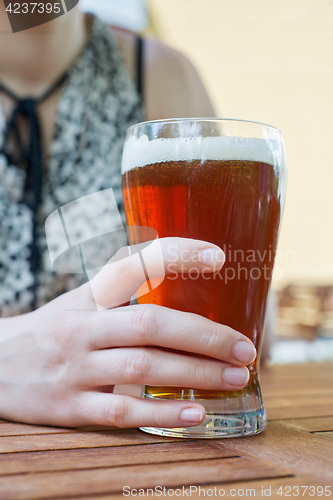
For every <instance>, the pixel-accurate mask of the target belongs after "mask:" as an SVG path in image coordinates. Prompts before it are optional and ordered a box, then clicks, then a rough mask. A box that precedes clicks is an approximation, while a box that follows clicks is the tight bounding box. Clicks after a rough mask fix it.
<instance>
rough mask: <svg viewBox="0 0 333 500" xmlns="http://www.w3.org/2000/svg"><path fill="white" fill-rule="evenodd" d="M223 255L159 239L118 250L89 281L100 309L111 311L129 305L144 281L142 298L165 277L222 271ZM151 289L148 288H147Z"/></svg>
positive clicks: (195, 243)
mask: <svg viewBox="0 0 333 500" xmlns="http://www.w3.org/2000/svg"><path fill="white" fill-rule="evenodd" d="M223 263H224V253H223V251H222V250H221V249H220V248H219V247H218V246H216V245H213V244H212V243H207V242H204V241H199V240H192V239H187V238H162V239H156V240H154V241H153V242H146V243H142V244H140V245H133V246H131V247H126V248H123V249H121V250H120V251H119V252H118V253H117V254H116V255H115V256H114V258H112V259H111V260H110V261H109V262H108V264H107V265H106V266H104V267H103V269H102V270H101V271H100V272H99V274H97V276H95V277H94V278H93V279H92V280H91V281H90V287H91V291H92V293H93V297H94V300H95V302H96V304H97V306H98V308H99V309H111V308H112V307H117V306H120V305H122V304H125V303H126V302H128V301H129V300H130V299H131V297H132V296H133V294H134V293H135V292H136V291H137V290H138V288H139V287H140V286H141V285H142V284H143V283H145V282H146V280H147V279H148V280H154V278H159V279H158V280H157V281H156V280H154V281H153V282H150V283H149V284H146V285H145V288H144V289H142V290H141V295H142V294H144V293H147V292H148V291H149V289H151V288H155V287H156V286H158V284H160V283H161V282H162V281H163V278H164V276H165V275H166V274H168V273H171V272H172V273H175V272H177V271H179V272H180V271H182V272H186V271H187V270H190V269H197V270H199V271H200V272H214V271H217V270H218V269H220V268H221V267H222V265H223ZM149 287H150V288H149Z"/></svg>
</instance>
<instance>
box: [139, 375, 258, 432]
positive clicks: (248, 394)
mask: <svg viewBox="0 0 333 500" xmlns="http://www.w3.org/2000/svg"><path fill="white" fill-rule="evenodd" d="M152 392H155V395H152V394H151V393H152ZM158 393H159V394H158ZM161 393H162V391H158V390H157V389H156V388H152V387H147V386H146V387H145V388H144V390H143V397H144V398H145V399H154V400H157V399H158V400H161V399H164V400H165V399H168V400H169V401H170V399H171V398H170V397H165V396H166V393H164V394H163V395H164V397H158V395H159V396H161V395H162V394H161ZM169 394H170V396H172V395H173V396H174V397H173V399H182V400H184V399H188V400H191V401H195V400H197V401H198V402H200V404H202V405H203V406H204V407H205V409H206V418H205V420H204V422H203V423H202V424H200V425H197V426H194V427H179V428H174V429H169V428H158V427H140V429H141V430H142V431H144V432H148V433H149V434H155V435H157V436H165V437H183V438H192V439H211V438H231V437H242V436H252V435H254V434H259V432H262V431H263V430H264V429H265V427H266V423H267V419H266V411H265V408H264V404H263V401H262V395H261V390H260V383H259V377H258V375H257V374H255V375H254V377H253V380H252V382H251V384H249V385H248V386H247V387H246V388H244V389H243V390H242V391H239V392H238V393H224V394H223V397H221V396H220V397H216V398H214V399H213V398H212V399H204V398H203V397H200V396H198V394H197V393H196V392H194V390H192V389H189V390H186V391H184V393H183V394H182V397H179V394H180V392H179V391H174V393H169ZM191 394H192V395H191ZM175 395H178V397H175ZM156 396H157V397H156Z"/></svg>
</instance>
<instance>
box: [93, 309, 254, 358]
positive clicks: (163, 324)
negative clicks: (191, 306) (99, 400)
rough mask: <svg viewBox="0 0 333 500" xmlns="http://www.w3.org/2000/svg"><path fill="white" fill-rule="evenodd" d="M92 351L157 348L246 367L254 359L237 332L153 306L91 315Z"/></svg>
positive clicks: (197, 316)
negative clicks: (112, 348)
mask: <svg viewBox="0 0 333 500" xmlns="http://www.w3.org/2000/svg"><path fill="white" fill-rule="evenodd" d="M90 321H91V322H92V324H91V333H90V345H91V348H92V349H107V348H111V347H126V346H128V347H129V346H160V347H165V348H170V349H175V350H179V351H185V352H191V353H195V354H200V355H204V356H207V357H211V358H215V359H218V360H221V361H227V362H228V363H232V364H235V365H247V364H249V363H252V361H254V359H255V358H256V350H255V348H254V346H253V344H252V342H251V341H250V340H249V339H248V338H247V337H246V336H245V335H242V334H241V333H239V332H236V331H235V330H233V329H232V328H229V327H227V326H225V325H220V324H219V323H215V322H213V321H211V320H209V319H207V318H204V317H202V316H199V315H197V314H191V313H184V312H181V311H176V310H173V309H168V308H166V307H161V306H154V305H151V304H150V305H135V306H130V307H124V308H119V309H113V310H112V311H106V312H105V313H103V314H99V313H96V314H94V315H92V316H90Z"/></svg>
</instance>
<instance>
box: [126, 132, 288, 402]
mask: <svg viewBox="0 0 333 500" xmlns="http://www.w3.org/2000/svg"><path fill="white" fill-rule="evenodd" d="M223 139H224V142H225V141H226V140H227V139H228V138H223ZM203 140H204V141H205V140H206V141H208V139H203ZM172 141H173V144H172ZM175 141H176V139H171V140H169V143H170V144H169V145H168V149H169V155H167V156H165V151H161V155H160V156H161V157H163V156H164V157H167V158H168V159H167V160H166V161H156V162H154V163H147V164H145V165H142V164H140V165H138V166H134V168H131V169H130V170H128V171H126V172H125V173H124V174H123V194H124V204H125V212H126V215H127V225H128V226H129V227H130V228H131V226H149V227H153V228H154V229H156V230H157V233H158V236H159V237H160V238H163V237H167V236H178V237H186V238H195V239H200V240H205V241H209V242H212V243H215V244H216V245H219V246H220V247H221V248H222V249H223V250H224V251H225V254H226V263H225V266H224V268H223V269H222V270H221V271H220V272H218V273H215V274H211V273H209V274H208V273H207V274H206V275H203V276H201V275H199V273H198V272H197V271H196V269H193V270H192V271H191V270H190V271H189V272H188V273H186V274H185V273H180V274H178V275H177V274H176V272H175V271H174V272H172V269H170V271H171V274H170V275H169V276H166V278H165V280H164V282H163V283H162V284H161V285H159V286H158V287H157V288H156V289H155V290H153V291H151V292H150V293H149V294H147V295H145V296H143V297H140V298H139V301H140V302H141V303H153V304H159V305H163V306H166V307H170V308H173V309H178V310H181V311H187V312H193V313H197V314H200V315H202V316H205V317H206V318H209V319H211V320H213V321H216V322H219V323H222V324H225V325H228V326H230V327H232V328H234V329H235V330H238V331H240V332H242V333H244V334H245V335H247V336H248V337H249V338H250V339H251V340H252V341H253V342H254V343H255V345H256V346H257V349H258V348H259V346H260V344H261V338H262V332H263V327H264V318H265V310H266V302H267V296H268V291H269V287H270V282H271V277H272V271H273V264H274V254H275V249H276V243H277V237H278V230H279V225H280V216H281V202H280V196H279V183H278V175H277V171H276V169H275V168H274V166H273V165H272V164H270V163H269V158H268V159H267V158H266V157H267V156H269V155H267V154H266V152H265V149H264V150H263V151H261V148H262V144H261V143H260V140H256V141H254V140H253V141H254V143H253V144H252V148H251V149H252V150H253V151H252V155H251V156H250V157H249V159H241V160H237V159H231V160H229V159H224V158H223V151H220V156H221V157H222V158H223V159H216V158H215V157H216V156H218V155H217V154H216V151H215V154H214V148H213V147H212V148H211V149H212V153H213V154H212V159H205V160H204V161H203V160H202V159H190V160H181V161H179V160H173V159H172V151H173V150H177V149H179V148H178V147H177V145H176V143H175ZM214 141H215V143H216V145H215V150H216V149H217V150H218V151H219V148H222V146H223V141H220V138H213V142H214ZM244 141H245V139H244ZM165 142H167V141H165V140H164V141H163V143H162V142H161V147H162V149H165ZM211 142H212V141H211ZM229 142H230V141H229ZM240 142H241V141H240ZM240 142H239V141H238V147H239V148H240V149H242V144H241V143H240ZM219 143H220V144H219ZM244 147H245V145H243V149H244ZM156 151H158V143H156V144H155V151H154V154H153V156H156ZM241 153H242V154H240V155H239V156H244V152H242V151H241ZM148 156H149V155H148ZM233 156H234V157H237V151H233ZM157 157H158V154H157ZM129 237H130V239H131V241H130V243H131V244H134V243H138V241H135V231H134V232H133V231H131V230H130V231H129ZM189 335H190V332H189ZM250 372H251V379H250V382H249V385H248V389H249V390H250V389H251V385H252V384H255V383H256V380H255V376H256V372H257V366H256V364H255V363H254V364H253V365H252V366H250ZM228 394H230V393H228ZM146 395H147V396H148V395H150V396H154V397H159V398H179V397H180V395H181V396H182V398H184V397H185V398H186V397H188V398H193V396H194V397H196V398H200V399H201V398H205V399H210V398H216V397H221V396H222V395H225V394H224V393H220V392H217V391H203V390H195V389H194V390H193V389H184V388H170V387H146Z"/></svg>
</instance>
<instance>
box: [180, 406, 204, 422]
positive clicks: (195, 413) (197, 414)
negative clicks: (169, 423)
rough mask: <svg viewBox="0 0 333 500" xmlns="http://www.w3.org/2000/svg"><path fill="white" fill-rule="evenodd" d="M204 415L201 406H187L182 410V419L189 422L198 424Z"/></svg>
mask: <svg viewBox="0 0 333 500" xmlns="http://www.w3.org/2000/svg"><path fill="white" fill-rule="evenodd" d="M203 417H204V414H203V411H202V410H200V409H199V408H185V410H182V411H181V412H180V419H181V420H182V421H183V422H187V423H189V424H195V423H197V424H198V423H200V422H201V421H202V420H203Z"/></svg>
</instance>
